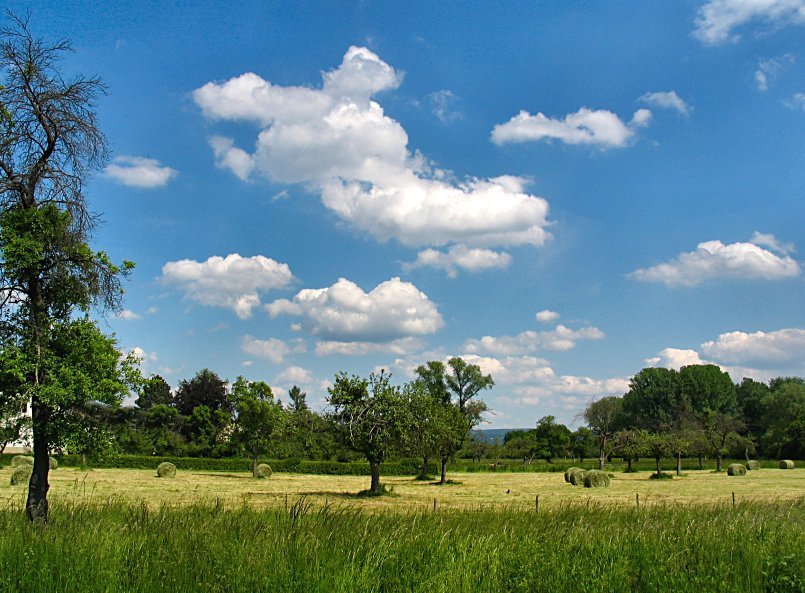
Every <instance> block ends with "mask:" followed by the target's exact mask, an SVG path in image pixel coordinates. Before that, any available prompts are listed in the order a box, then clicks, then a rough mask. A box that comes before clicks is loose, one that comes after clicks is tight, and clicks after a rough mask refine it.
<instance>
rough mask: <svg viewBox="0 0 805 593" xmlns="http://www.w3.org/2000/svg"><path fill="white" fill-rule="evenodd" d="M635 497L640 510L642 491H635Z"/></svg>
mask: <svg viewBox="0 0 805 593" xmlns="http://www.w3.org/2000/svg"><path fill="white" fill-rule="evenodd" d="M634 499H635V502H636V503H637V510H638V511H639V510H640V493H639V492H635V493H634Z"/></svg>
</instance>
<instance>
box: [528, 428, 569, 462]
mask: <svg viewBox="0 0 805 593" xmlns="http://www.w3.org/2000/svg"><path fill="white" fill-rule="evenodd" d="M571 434H572V433H571V432H570V429H569V428H568V427H567V426H565V425H564V424H557V422H556V418H555V417H554V416H543V417H542V418H540V419H539V420H537V427H536V428H535V429H534V438H535V439H536V441H537V443H538V444H540V445H541V450H542V452H541V454H540V457H542V458H543V459H544V460H545V461H547V462H548V463H553V459H554V458H555V457H567V454H568V452H569V450H570V435H571Z"/></svg>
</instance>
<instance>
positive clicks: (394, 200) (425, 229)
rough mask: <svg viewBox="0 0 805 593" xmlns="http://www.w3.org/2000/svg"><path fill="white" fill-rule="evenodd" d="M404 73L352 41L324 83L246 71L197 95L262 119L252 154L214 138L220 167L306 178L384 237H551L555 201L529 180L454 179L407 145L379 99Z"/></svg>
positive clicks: (209, 107)
mask: <svg viewBox="0 0 805 593" xmlns="http://www.w3.org/2000/svg"><path fill="white" fill-rule="evenodd" d="M401 81H402V75H401V74H400V73H398V72H397V71H395V70H394V69H393V68H392V67H391V66H389V65H388V64H386V63H385V62H383V61H382V60H381V59H380V58H379V57H378V56H377V55H376V54H374V53H372V52H371V51H369V50H368V49H366V48H359V47H351V48H350V49H349V50H348V51H347V53H346V55H345V56H344V59H343V61H342V63H341V65H340V66H339V67H338V68H336V69H335V70H331V71H329V72H325V73H324V74H323V85H322V86H321V88H318V89H313V88H307V87H283V86H276V85H272V84H271V83H270V82H268V81H266V80H263V79H262V78H260V77H259V76H257V75H256V74H251V73H248V74H243V75H241V76H239V77H236V78H233V79H231V80H229V81H226V82H223V83H212V82H210V83H207V84H205V85H204V86H203V87H201V88H199V89H197V90H196V91H195V93H194V95H193V96H194V99H195V101H196V102H197V103H198V105H199V106H200V107H201V109H202V111H203V113H204V115H205V116H206V117H207V118H209V119H221V120H245V121H250V122H253V123H254V124H256V125H257V126H258V127H259V128H260V132H259V134H258V136H257V139H256V143H255V148H254V150H253V151H252V153H248V152H246V151H245V150H243V149H242V148H238V147H235V146H234V143H233V142H232V141H231V140H230V139H227V138H221V137H214V138H212V139H211V140H210V142H211V144H212V146H213V149H214V152H215V154H216V162H217V163H218V165H219V166H221V167H226V168H229V169H231V170H232V171H233V172H234V173H235V174H236V175H238V176H239V177H241V178H242V179H247V178H249V177H250V176H252V175H254V174H259V175H262V176H264V177H267V178H268V179H270V180H272V181H275V182H282V183H302V184H304V185H305V187H306V188H307V189H309V190H311V191H316V192H319V193H320V194H321V197H322V201H323V203H324V205H325V206H326V207H327V208H330V209H331V210H333V211H334V212H335V213H336V214H338V216H340V217H341V218H342V219H343V220H345V221H347V222H348V223H350V224H351V225H352V226H353V227H355V228H356V229H358V230H360V231H363V232H369V233H370V234H372V236H374V237H375V238H376V239H378V240H379V241H386V240H389V239H392V238H396V239H398V240H399V241H401V242H402V243H404V244H407V245H433V246H440V245H449V244H455V245H464V246H468V247H489V246H507V245H523V244H529V245H537V246H538V245H542V244H543V243H544V242H545V241H546V239H548V238H549V234H548V233H547V231H546V230H545V227H546V226H547V225H548V223H547V215H548V203H547V202H546V201H545V200H544V199H542V198H539V197H536V196H533V195H530V194H527V193H525V192H524V191H523V187H524V180H521V179H518V178H513V177H505V176H504V177H497V178H493V179H488V180H484V179H475V178H469V179H467V180H466V181H464V182H463V183H451V182H448V181H446V178H447V177H449V175H447V174H446V173H445V172H444V171H440V170H437V169H433V168H432V167H431V166H430V165H429V164H428V162H427V160H426V159H424V158H423V157H422V156H421V155H419V154H417V153H412V152H411V151H409V149H408V147H407V144H408V135H407V134H406V132H405V130H404V129H403V128H402V126H401V125H400V124H399V123H398V122H397V121H395V120H393V119H392V118H390V117H388V116H387V115H386V114H385V112H384V111H383V108H382V107H381V106H380V104H379V103H377V102H376V101H375V100H373V97H374V95H375V94H377V93H378V92H380V91H384V90H389V89H393V88H396V87H397V86H398V85H399V84H400V83H401ZM440 96H441V98H442V99H445V98H446V95H440ZM443 115H444V117H448V116H449V115H448V112H447V111H445V112H444V113H443Z"/></svg>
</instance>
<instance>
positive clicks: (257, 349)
mask: <svg viewBox="0 0 805 593" xmlns="http://www.w3.org/2000/svg"><path fill="white" fill-rule="evenodd" d="M240 349H241V350H243V352H246V353H247V354H251V355H252V356H256V357H257V358H262V359H263V360H267V361H269V362H273V363H274V364H282V363H283V362H284V361H285V357H286V356H288V354H290V353H291V351H292V349H291V347H290V346H288V344H286V343H285V342H283V341H282V340H278V339H276V338H269V339H267V340H258V339H257V338H254V337H252V336H243V338H242V339H241V341H240Z"/></svg>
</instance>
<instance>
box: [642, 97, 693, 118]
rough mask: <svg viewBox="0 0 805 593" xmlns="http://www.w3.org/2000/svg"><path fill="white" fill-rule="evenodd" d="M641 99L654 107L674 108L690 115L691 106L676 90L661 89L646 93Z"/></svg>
mask: <svg viewBox="0 0 805 593" xmlns="http://www.w3.org/2000/svg"><path fill="white" fill-rule="evenodd" d="M640 100H641V101H643V102H645V103H648V104H649V105H651V106H652V107H659V108H662V109H674V110H676V111H677V112H678V113H681V114H682V115H690V112H691V107H690V106H689V105H688V104H687V103H685V101H683V100H682V97H680V96H679V95H677V94H676V91H659V92H656V93H646V94H645V95H643V96H642V97H640Z"/></svg>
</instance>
